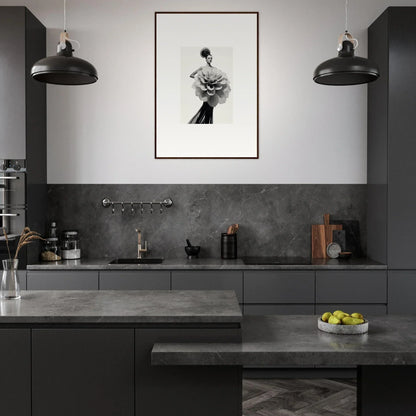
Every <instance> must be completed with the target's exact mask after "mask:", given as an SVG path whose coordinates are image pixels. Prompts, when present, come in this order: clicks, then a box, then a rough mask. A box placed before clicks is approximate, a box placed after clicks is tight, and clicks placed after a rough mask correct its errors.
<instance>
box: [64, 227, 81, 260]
mask: <svg viewBox="0 0 416 416" xmlns="http://www.w3.org/2000/svg"><path fill="white" fill-rule="evenodd" d="M61 256H62V258H63V259H64V260H75V259H80V258H81V248H80V245H79V236H78V231H76V230H69V231H64V232H63V234H62V242H61Z"/></svg>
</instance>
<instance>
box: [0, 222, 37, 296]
mask: <svg viewBox="0 0 416 416" xmlns="http://www.w3.org/2000/svg"><path fill="white" fill-rule="evenodd" d="M3 235H4V238H5V240H6V246H7V252H8V253H9V258H8V259H6V260H3V277H2V279H1V285H0V297H1V298H2V299H20V284H19V278H18V276H17V267H18V265H19V260H18V258H17V256H18V255H19V251H20V249H21V248H22V247H24V246H26V245H27V244H30V243H32V242H33V241H35V240H43V238H42V237H41V236H40V234H39V233H37V232H36V231H31V229H30V228H29V227H25V228H24V229H23V231H22V233H21V234H20V238H19V243H18V244H17V248H16V252H15V253H14V257H13V258H12V255H11V253H10V247H9V238H8V237H7V232H6V229H5V228H4V227H3Z"/></svg>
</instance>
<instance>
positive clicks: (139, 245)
mask: <svg viewBox="0 0 416 416" xmlns="http://www.w3.org/2000/svg"><path fill="white" fill-rule="evenodd" d="M136 233H137V258H138V259H142V258H143V254H145V253H147V241H146V240H145V242H144V248H142V232H141V230H139V229H138V228H136Z"/></svg>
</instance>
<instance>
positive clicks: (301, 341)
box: [152, 315, 416, 368]
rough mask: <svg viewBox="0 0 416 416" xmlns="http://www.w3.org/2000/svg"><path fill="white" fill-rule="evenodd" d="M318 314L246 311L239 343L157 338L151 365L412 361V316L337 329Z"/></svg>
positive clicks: (415, 356) (415, 360) (415, 354)
mask: <svg viewBox="0 0 416 416" xmlns="http://www.w3.org/2000/svg"><path fill="white" fill-rule="evenodd" d="M317 319H318V317H317V316H303V315H287V316H285V315H273V316H245V317H244V320H243V323H242V329H243V342H242V344H226V343H224V344H193V343H189V344H163V343H158V344H155V345H154V347H153V350H152V365H243V366H245V367H252V368H267V367H269V368H271V367H280V366H285V367H299V366H303V367H305V366H306V367H313V366H326V367H331V366H347V367H350V366H357V365H415V364H416V319H415V318H414V317H412V316H374V317H371V316H370V317H369V318H368V320H369V332H368V333H367V334H363V335H335V334H328V333H326V332H322V331H320V330H319V329H318V328H317Z"/></svg>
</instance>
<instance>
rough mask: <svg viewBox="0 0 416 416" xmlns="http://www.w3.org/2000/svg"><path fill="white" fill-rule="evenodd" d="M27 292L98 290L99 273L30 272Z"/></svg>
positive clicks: (28, 273)
mask: <svg viewBox="0 0 416 416" xmlns="http://www.w3.org/2000/svg"><path fill="white" fill-rule="evenodd" d="M27 290H98V272H94V271H57V270H54V271H28V272H27Z"/></svg>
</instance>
